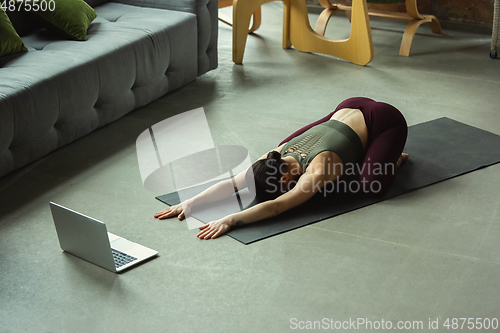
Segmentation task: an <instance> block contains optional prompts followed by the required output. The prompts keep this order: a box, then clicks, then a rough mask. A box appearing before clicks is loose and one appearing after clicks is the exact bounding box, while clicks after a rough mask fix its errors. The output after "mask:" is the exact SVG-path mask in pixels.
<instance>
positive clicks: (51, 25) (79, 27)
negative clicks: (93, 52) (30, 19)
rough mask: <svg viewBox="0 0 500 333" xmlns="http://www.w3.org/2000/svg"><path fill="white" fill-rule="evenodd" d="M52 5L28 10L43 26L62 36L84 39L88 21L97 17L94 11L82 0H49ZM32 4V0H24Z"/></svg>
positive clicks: (90, 21)
mask: <svg viewBox="0 0 500 333" xmlns="http://www.w3.org/2000/svg"><path fill="white" fill-rule="evenodd" d="M52 1H53V2H54V5H53V6H52V8H51V9H53V10H52V11H51V10H50V9H47V10H45V11H42V10H37V11H34V10H33V9H32V10H31V11H30V12H31V13H33V14H34V15H35V16H37V17H38V18H39V19H40V20H41V23H42V25H43V26H45V27H46V28H47V29H49V30H52V31H54V32H56V33H58V34H60V35H62V36H64V37H67V38H71V39H76V40H85V39H86V37H87V29H88V28H89V25H90V23H92V21H93V20H94V19H95V18H96V17H97V14H96V12H95V11H94V9H93V8H92V7H90V6H89V5H88V4H87V3H86V2H85V1H83V0H51V2H52ZM27 3H29V4H31V5H33V4H32V1H30V0H27V1H25V8H26V6H27Z"/></svg>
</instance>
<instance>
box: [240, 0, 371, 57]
mask: <svg viewBox="0 0 500 333" xmlns="http://www.w3.org/2000/svg"><path fill="white" fill-rule="evenodd" d="M271 1H275V0H234V1H233V61H234V62H235V63H236V64H241V63H242V61H243V54H244V53H245V45H246V41H247V36H248V27H249V24H250V18H251V16H252V15H253V13H255V12H256V11H257V10H258V9H260V7H261V6H262V5H263V4H265V3H267V2H271ZM282 1H283V5H284V7H283V48H285V49H288V48H291V46H292V45H293V46H295V48H296V49H297V50H299V51H303V52H316V53H323V54H328V55H331V56H335V57H338V58H342V59H345V60H347V61H350V62H352V63H355V64H358V65H366V64H368V63H369V62H370V61H372V59H373V55H374V51H373V41H372V34H371V29H370V20H369V17H368V8H367V5H366V0H353V6H352V10H351V22H352V24H351V35H350V37H349V38H348V39H342V40H339V39H331V38H326V37H324V36H322V35H320V34H318V33H316V32H315V31H314V30H313V29H312V28H311V26H310V24H309V17H308V13H307V6H306V2H305V0H282Z"/></svg>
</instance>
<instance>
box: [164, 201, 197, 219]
mask: <svg viewBox="0 0 500 333" xmlns="http://www.w3.org/2000/svg"><path fill="white" fill-rule="evenodd" d="M190 211H191V205H190V204H189V202H187V201H185V202H181V203H180V204H178V205H173V206H170V207H168V208H166V209H164V210H162V211H161V212H158V213H156V214H155V218H157V219H160V220H163V219H168V218H169V217H172V216H176V215H177V218H178V219H179V221H180V220H182V219H183V218H185V217H186V214H189V212H190Z"/></svg>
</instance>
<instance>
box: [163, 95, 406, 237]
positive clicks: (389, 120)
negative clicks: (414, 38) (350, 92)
mask: <svg viewBox="0 0 500 333" xmlns="http://www.w3.org/2000/svg"><path fill="white" fill-rule="evenodd" d="M407 132H408V128H407V125H406V121H405V119H404V117H403V115H402V114H401V113H400V112H399V111H398V110H397V109H396V108H395V107H393V106H391V105H389V104H386V103H380V102H375V101H373V100H371V99H368V98H361V97H355V98H350V99H347V100H345V101H343V102H342V103H340V105H339V106H337V108H336V109H335V111H333V112H332V113H330V114H329V115H327V116H326V117H324V118H322V119H320V120H318V121H316V122H314V123H312V124H310V125H308V126H306V127H304V128H302V129H300V130H298V131H297V132H295V133H293V134H292V135H290V136H289V137H288V138H286V139H285V140H283V141H282V142H281V143H280V144H279V146H278V148H276V149H273V150H271V151H270V152H268V153H267V154H265V155H262V156H261V157H260V159H259V160H257V161H256V162H255V163H254V164H253V165H252V168H249V169H248V170H246V171H243V172H241V173H239V174H238V175H237V176H236V177H234V178H233V180H226V181H222V182H220V183H218V184H216V185H214V186H212V187H210V188H208V189H207V190H205V191H203V192H201V193H200V194H198V195H197V196H195V197H193V198H192V199H190V200H186V201H184V202H182V203H180V204H178V205H174V206H172V207H169V208H167V209H164V210H162V211H161V212H158V213H156V214H155V217H156V218H159V219H165V218H169V217H172V216H176V215H177V216H178V219H179V220H182V219H183V218H184V217H185V216H186V215H187V214H189V212H190V210H191V207H194V206H197V205H201V204H205V203H209V202H214V201H218V200H222V199H224V198H227V197H229V196H230V195H232V194H233V193H234V192H235V191H237V190H238V189H240V190H241V189H243V188H245V187H249V189H251V190H254V191H255V193H256V196H257V198H259V199H260V200H261V201H262V202H261V203H259V204H257V205H255V206H253V207H251V208H248V209H246V210H243V211H241V212H238V213H236V214H232V215H229V216H226V217H224V218H222V219H220V220H217V221H212V222H210V223H207V224H205V225H203V226H201V227H200V229H201V231H200V232H199V233H198V235H197V236H198V237H199V238H201V239H209V238H216V237H218V236H220V235H222V234H224V233H225V232H227V231H228V230H229V229H230V228H231V227H232V226H234V225H241V224H246V223H252V222H256V221H260V220H264V219H267V218H270V217H273V216H276V215H279V214H281V213H283V212H284V211H287V210H289V209H291V208H293V207H296V206H298V205H300V204H302V203H304V202H306V201H307V200H309V199H310V198H311V197H312V196H313V195H314V194H316V193H317V192H318V191H320V190H321V189H322V188H325V186H326V185H332V184H335V183H334V182H336V181H337V180H338V179H339V178H340V177H341V176H342V175H343V174H346V175H347V174H348V172H349V170H350V171H351V172H352V171H353V170H356V171H358V172H357V174H359V183H358V187H357V188H358V190H360V191H363V192H365V193H366V194H368V195H381V194H383V193H385V192H386V191H387V189H388V188H389V187H390V185H391V184H392V182H393V180H394V178H395V176H396V170H397V168H398V167H399V165H400V164H401V163H402V162H403V160H405V159H406V158H408V154H404V153H403V147H404V146H405V143H406V136H407ZM251 171H253V172H251ZM252 178H253V179H252ZM254 184H255V186H254Z"/></svg>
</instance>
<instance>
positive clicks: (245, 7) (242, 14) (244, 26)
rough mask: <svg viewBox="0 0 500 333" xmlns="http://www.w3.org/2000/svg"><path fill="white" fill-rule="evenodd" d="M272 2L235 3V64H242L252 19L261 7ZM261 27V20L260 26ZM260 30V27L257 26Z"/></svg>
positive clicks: (240, 0) (257, 0) (250, 0)
mask: <svg viewBox="0 0 500 333" xmlns="http://www.w3.org/2000/svg"><path fill="white" fill-rule="evenodd" d="M269 1H272V0H234V2H233V62H234V63H236V64H241V63H242V62H243V54H244V53H245V46H246V43H247V36H248V26H249V25H250V18H251V17H252V15H253V14H254V13H255V12H256V11H257V10H259V9H260V6H262V5H263V4H265V3H267V2H269ZM258 25H260V20H259V24H258ZM257 28H258V26H257Z"/></svg>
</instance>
